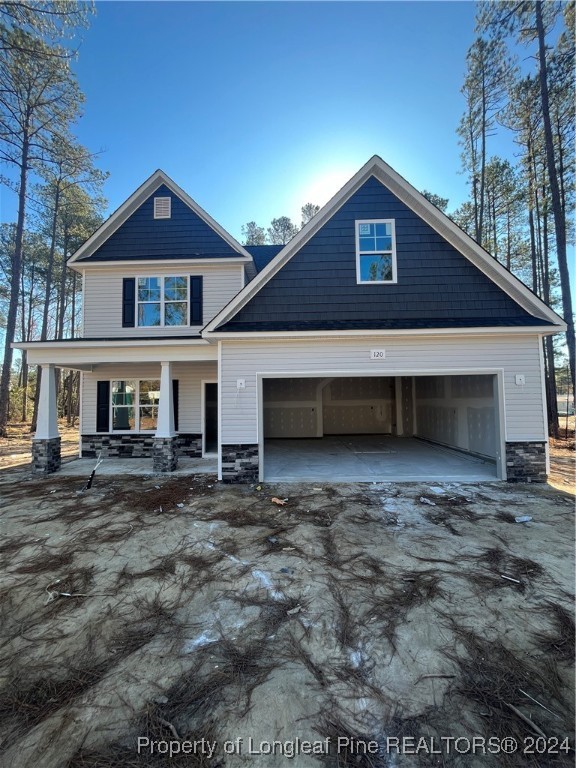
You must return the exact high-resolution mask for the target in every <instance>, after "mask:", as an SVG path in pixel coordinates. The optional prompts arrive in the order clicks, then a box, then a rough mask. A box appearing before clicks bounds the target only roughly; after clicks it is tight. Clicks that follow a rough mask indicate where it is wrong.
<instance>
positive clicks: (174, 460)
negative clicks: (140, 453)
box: [152, 437, 178, 472]
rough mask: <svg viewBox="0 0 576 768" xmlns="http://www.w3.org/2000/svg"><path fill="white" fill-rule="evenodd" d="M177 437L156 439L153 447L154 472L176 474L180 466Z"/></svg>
mask: <svg viewBox="0 0 576 768" xmlns="http://www.w3.org/2000/svg"><path fill="white" fill-rule="evenodd" d="M177 440H178V439H177V438H176V437H155V438H154V443H153V445H152V468H153V469H154V472H174V470H175V469H176V467H177V466H178V444H177Z"/></svg>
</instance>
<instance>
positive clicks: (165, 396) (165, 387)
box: [154, 363, 176, 437]
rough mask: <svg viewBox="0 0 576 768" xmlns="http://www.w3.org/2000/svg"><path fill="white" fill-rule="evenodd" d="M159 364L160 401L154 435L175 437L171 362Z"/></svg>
mask: <svg viewBox="0 0 576 768" xmlns="http://www.w3.org/2000/svg"><path fill="white" fill-rule="evenodd" d="M160 365H161V372H160V402H159V403H158V426H157V427H156V434H155V435H154V437H175V436H176V430H175V429H174V397H173V390H172V363H160Z"/></svg>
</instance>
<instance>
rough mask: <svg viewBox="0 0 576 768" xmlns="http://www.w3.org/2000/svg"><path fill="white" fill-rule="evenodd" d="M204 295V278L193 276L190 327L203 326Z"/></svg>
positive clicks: (191, 279)
mask: <svg viewBox="0 0 576 768" xmlns="http://www.w3.org/2000/svg"><path fill="white" fill-rule="evenodd" d="M202 294H203V279H202V277H197V276H194V275H192V277H191V278H190V325H203V320H202V318H203V310H202V300H203V298H202Z"/></svg>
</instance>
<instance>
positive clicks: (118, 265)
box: [68, 256, 250, 272]
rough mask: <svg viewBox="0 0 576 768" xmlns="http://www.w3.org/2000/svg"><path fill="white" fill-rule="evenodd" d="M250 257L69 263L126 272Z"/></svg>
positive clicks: (219, 264)
mask: <svg viewBox="0 0 576 768" xmlns="http://www.w3.org/2000/svg"><path fill="white" fill-rule="evenodd" d="M249 261H250V259H247V258H246V257H245V256H229V257H228V256H226V257H223V258H214V259H207V258H206V259H192V258H186V259H126V260H124V261H119V260H117V259H115V260H114V261H89V262H76V263H75V264H69V265H68V266H69V267H70V268H71V269H74V270H76V271H77V272H89V271H94V272H96V271H98V269H99V268H100V267H107V268H108V269H110V268H111V267H112V268H115V269H117V270H119V271H122V272H126V269H127V267H128V266H130V265H132V266H133V267H134V269H135V270H136V271H137V269H138V268H139V267H161V266H163V265H170V266H184V267H193V266H194V265H197V266H201V267H215V268H216V269H217V268H218V267H222V266H226V264H247V263H249Z"/></svg>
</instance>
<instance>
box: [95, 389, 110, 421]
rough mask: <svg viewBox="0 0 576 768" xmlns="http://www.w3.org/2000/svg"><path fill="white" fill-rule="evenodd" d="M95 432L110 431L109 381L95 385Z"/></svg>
mask: <svg viewBox="0 0 576 768" xmlns="http://www.w3.org/2000/svg"><path fill="white" fill-rule="evenodd" d="M96 432H110V382H109V381H99V382H98V383H97V385H96Z"/></svg>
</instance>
